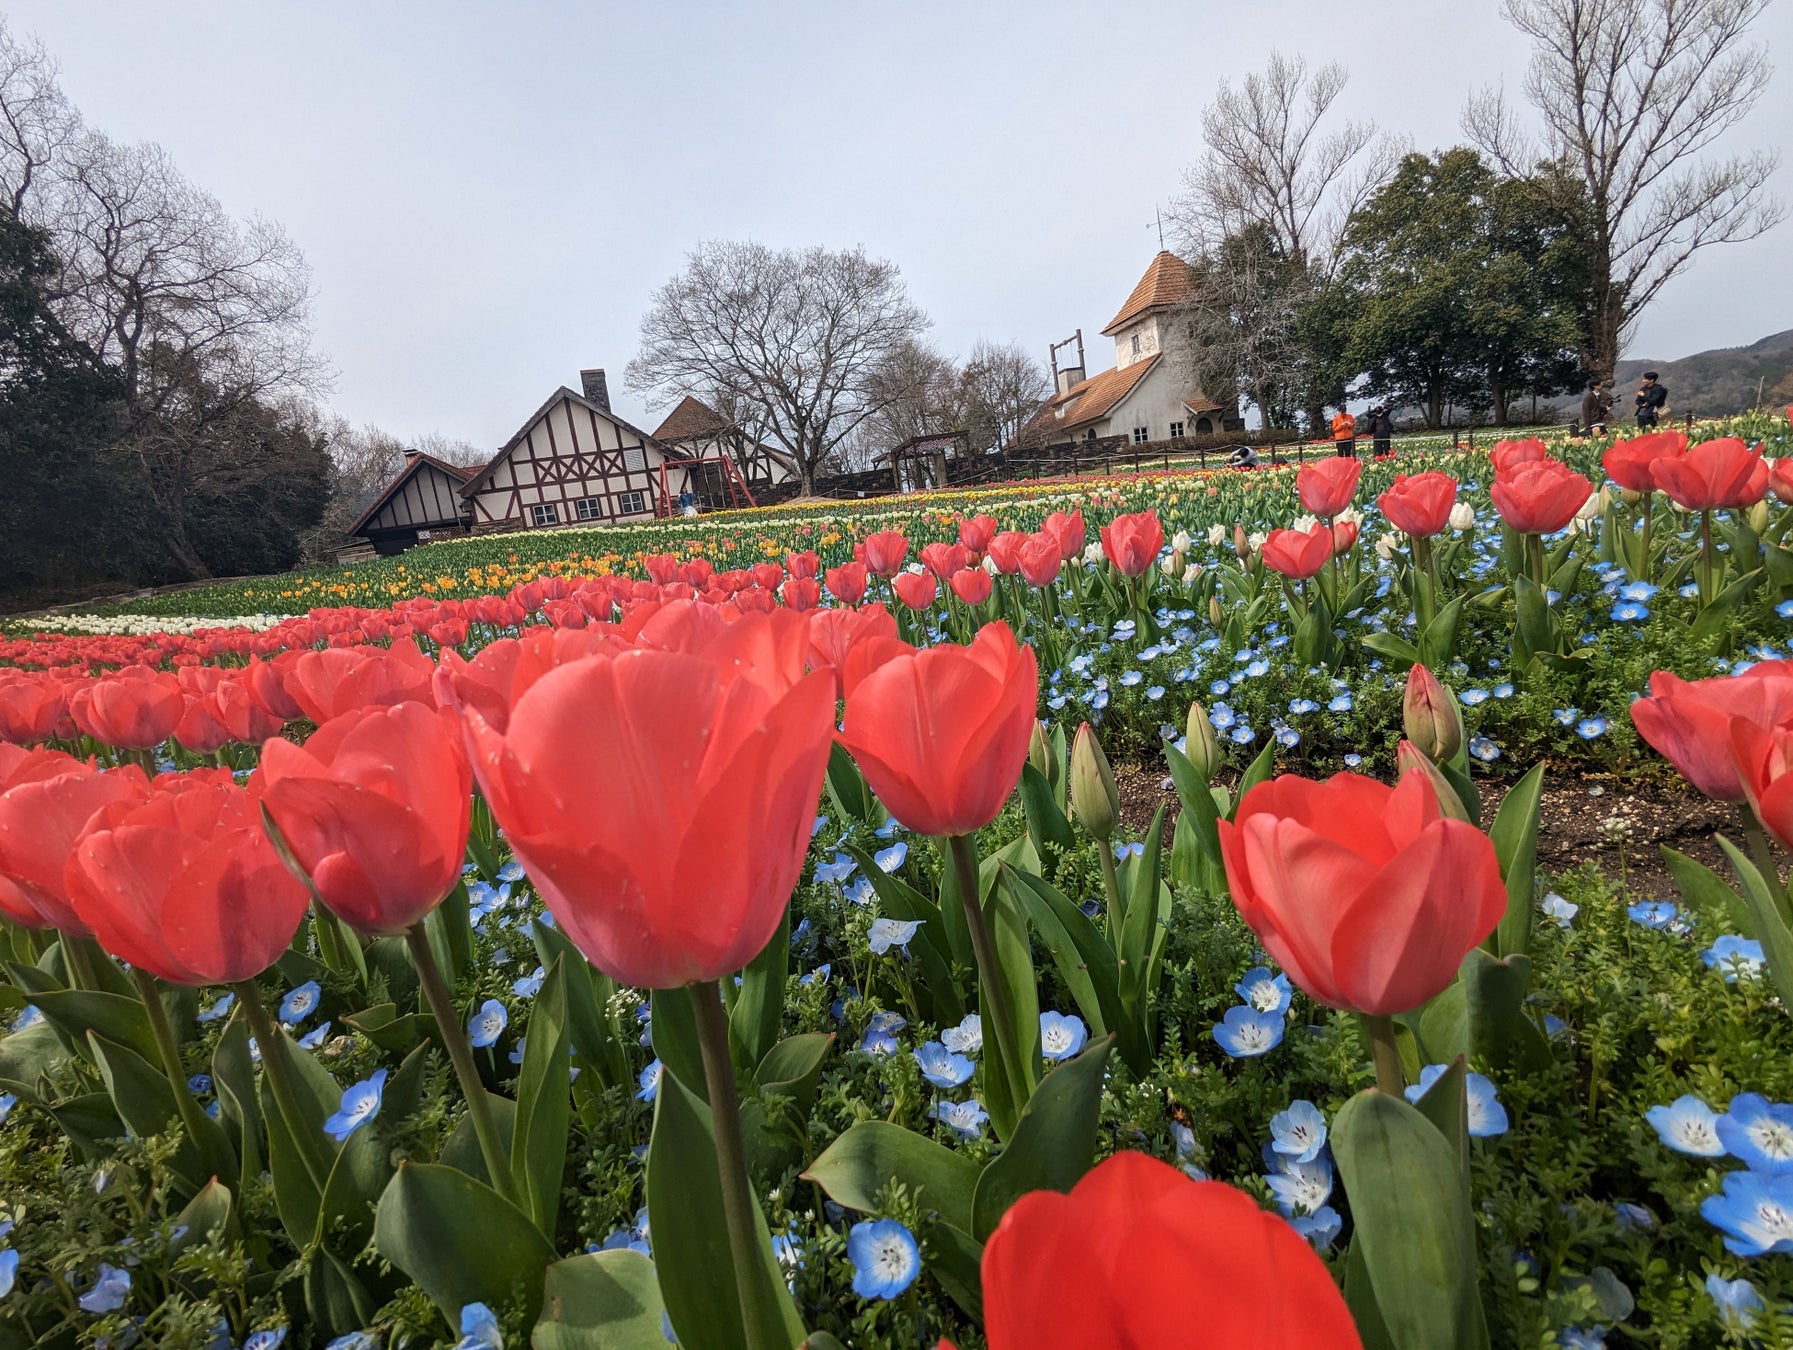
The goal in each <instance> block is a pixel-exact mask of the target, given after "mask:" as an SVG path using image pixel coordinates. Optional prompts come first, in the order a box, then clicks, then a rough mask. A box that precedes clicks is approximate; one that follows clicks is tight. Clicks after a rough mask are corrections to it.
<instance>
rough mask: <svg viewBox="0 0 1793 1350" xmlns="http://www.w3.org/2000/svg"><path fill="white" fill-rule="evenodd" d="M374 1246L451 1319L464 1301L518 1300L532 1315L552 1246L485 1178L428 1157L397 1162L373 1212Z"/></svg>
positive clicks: (494, 1302)
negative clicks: (428, 1160)
mask: <svg viewBox="0 0 1793 1350" xmlns="http://www.w3.org/2000/svg"><path fill="white" fill-rule="evenodd" d="M374 1246H375V1247H376V1248H377V1249H378V1251H379V1253H380V1255H381V1256H383V1257H385V1258H386V1259H387V1260H388V1261H390V1262H392V1264H393V1265H395V1266H397V1267H398V1268H399V1269H400V1270H402V1271H404V1272H405V1274H407V1275H409V1276H410V1277H411V1279H412V1281H413V1282H414V1283H416V1285H417V1286H418V1287H419V1288H420V1289H422V1290H423V1292H424V1293H425V1294H427V1295H429V1297H430V1300H431V1301H432V1302H433V1303H434V1304H435V1305H436V1306H437V1307H438V1308H439V1309H441V1310H442V1315H443V1316H444V1317H446V1318H447V1319H448V1322H449V1325H451V1326H453V1325H456V1324H457V1323H458V1321H459V1319H460V1312H461V1309H462V1308H463V1307H465V1306H466V1305H467V1304H469V1303H484V1304H486V1305H488V1306H489V1307H499V1306H502V1305H503V1304H505V1303H509V1302H512V1301H520V1302H521V1303H522V1304H523V1306H524V1309H525V1311H526V1314H527V1315H528V1316H529V1317H531V1318H533V1317H534V1316H535V1314H536V1312H537V1311H538V1310H539V1309H540V1307H541V1299H542V1280H543V1275H544V1273H545V1272H546V1270H547V1269H548V1267H549V1265H551V1264H552V1263H553V1261H554V1248H553V1246H552V1245H551V1244H550V1243H549V1242H548V1239H546V1238H545V1237H543V1236H542V1235H541V1233H540V1231H538V1230H537V1228H536V1226H535V1224H533V1223H532V1222H530V1219H529V1216H528V1215H527V1214H525V1213H524V1212H523V1211H522V1210H520V1209H518V1208H517V1207H516V1206H515V1205H513V1204H511V1202H510V1201H508V1200H506V1199H505V1198H504V1197H503V1196H502V1195H500V1194H498V1192H497V1191H495V1190H493V1189H492V1188H491V1187H489V1186H483V1185H481V1184H480V1183H479V1182H477V1181H475V1180H474V1179H473V1178H472V1177H470V1176H467V1175H466V1174H465V1173H463V1172H457V1171H456V1170H455V1169H454V1168H452V1167H441V1166H437V1165H435V1164H433V1163H414V1162H404V1163H400V1164H399V1168H398V1171H397V1172H396V1173H394V1174H393V1178H392V1181H391V1183H390V1184H389V1185H388V1186H387V1187H386V1191H385V1194H383V1195H382V1196H381V1197H380V1207H379V1212H378V1214H377V1216H376V1217H375V1219H374Z"/></svg>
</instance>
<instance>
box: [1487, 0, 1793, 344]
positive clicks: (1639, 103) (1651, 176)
mask: <svg viewBox="0 0 1793 1350" xmlns="http://www.w3.org/2000/svg"><path fill="white" fill-rule="evenodd" d="M1767 2H1768V0H1506V3H1505V4H1504V6H1503V10H1504V13H1505V14H1506V17H1507V20H1508V22H1510V23H1511V24H1513V26H1514V27H1516V28H1518V29H1519V30H1520V31H1521V32H1522V33H1524V34H1525V35H1526V36H1527V37H1529V38H1530V39H1531V41H1532V59H1531V65H1530V68H1529V69H1528V70H1527V72H1526V79H1525V96H1526V100H1527V101H1528V102H1529V103H1530V104H1531V105H1532V107H1533V109H1534V110H1535V111H1536V113H1537V115H1538V119H1539V121H1540V122H1541V124H1542V125H1541V127H1540V128H1539V129H1538V131H1537V132H1536V133H1535V134H1532V135H1528V134H1527V133H1526V131H1525V129H1524V127H1523V126H1522V124H1521V122H1520V119H1519V117H1518V116H1517V114H1516V112H1515V111H1514V110H1513V109H1512V108H1510V107H1509V106H1508V104H1507V103H1506V101H1505V99H1504V97H1503V96H1502V94H1501V93H1500V92H1499V91H1498V90H1489V91H1484V92H1483V93H1482V94H1480V95H1478V96H1477V97H1476V98H1475V99H1473V100H1472V101H1471V103H1470V105H1469V107H1468V109H1467V110H1466V112H1465V114H1464V128H1465V130H1466V131H1467V132H1468V133H1469V135H1470V136H1471V137H1472V138H1473V139H1474V140H1475V141H1476V142H1477V143H1478V144H1479V145H1480V146H1481V147H1482V148H1483V149H1485V150H1486V151H1488V153H1489V154H1490V155H1492V156H1493V157H1494V158H1495V160H1496V161H1497V162H1498V163H1499V164H1500V165H1501V167H1502V168H1504V169H1506V170H1507V171H1508V172H1509V173H1514V174H1521V173H1528V172H1530V171H1531V170H1532V168H1533V167H1534V165H1535V164H1536V163H1537V162H1538V161H1539V160H1548V161H1554V162H1555V163H1557V164H1558V165H1560V166H1561V167H1562V169H1563V170H1565V171H1566V172H1567V173H1569V174H1570V175H1573V176H1574V177H1575V178H1576V179H1578V180H1579V181H1578V183H1577V187H1578V188H1582V187H1585V194H1586V200H1587V203H1588V205H1587V208H1586V215H1587V220H1586V223H1585V228H1586V230H1587V231H1588V234H1589V243H1590V245H1591V251H1592V254H1593V259H1592V266H1593V271H1594V296H1593V302H1592V304H1593V313H1592V315H1591V316H1590V323H1589V328H1590V330H1591V337H1590V344H1589V351H1588V353H1587V365H1588V368H1589V370H1590V372H1591V373H1592V374H1593V375H1594V376H1595V377H1597V378H1606V379H1610V378H1611V376H1612V373H1613V366H1614V364H1615V363H1616V362H1617V360H1618V358H1619V353H1620V351H1621V350H1622V348H1623V345H1624V342H1625V339H1626V337H1627V335H1628V333H1629V332H1630V329H1631V327H1632V325H1633V324H1634V323H1635V322H1636V320H1637V317H1638V315H1639V314H1640V313H1642V311H1643V310H1644V308H1645V306H1647V305H1648V304H1649V303H1650V301H1651V300H1653V299H1654V298H1655V297H1656V295H1657V294H1658V293H1659V292H1660V291H1661V290H1662V288H1663V287H1664V286H1665V285H1667V284H1668V282H1669V281H1671V280H1672V279H1673V278H1674V277H1676V276H1678V275H1680V274H1681V273H1682V272H1683V271H1685V270H1686V268H1687V266H1688V264H1689V263H1691V262H1692V260H1693V256H1694V254H1696V253H1697V252H1699V250H1701V249H1703V248H1706V247H1708V246H1709V245H1712V244H1719V243H1731V242H1735V241H1738V240H1743V239H1753V238H1755V237H1756V236H1757V235H1760V234H1762V233H1763V232H1764V231H1766V230H1769V229H1771V228H1772V227H1773V226H1775V225H1776V224H1778V223H1779V222H1780V220H1781V218H1782V215H1783V212H1782V209H1781V206H1780V204H1779V203H1778V202H1776V201H1774V200H1773V199H1772V198H1770V197H1768V196H1767V195H1765V188H1766V185H1767V182H1768V178H1769V175H1770V174H1772V173H1773V172H1774V169H1775V167H1776V165H1777V164H1778V162H1779V157H1778V156H1777V155H1775V154H1773V153H1771V152H1767V151H1758V152H1755V153H1753V154H1738V155H1730V156H1728V157H1725V158H1712V157H1708V156H1707V155H1706V154H1705V152H1706V151H1707V150H1708V149H1709V148H1710V147H1711V146H1712V144H1713V142H1714V141H1715V140H1716V139H1717V138H1718V137H1719V136H1721V135H1723V134H1724V133H1725V132H1726V131H1729V130H1730V129H1731V128H1733V127H1735V126H1736V125H1737V124H1738V123H1739V122H1740V121H1742V119H1743V118H1744V117H1745V116H1746V115H1747V114H1748V112H1749V110H1750V108H1751V107H1753V106H1754V104H1755V102H1756V100H1757V99H1758V98H1759V97H1760V96H1761V93H1762V90H1763V88H1764V87H1765V86H1766V84H1767V81H1768V75H1769V65H1768V58H1767V54H1766V52H1765V51H1764V50H1763V48H1762V47H1761V46H1760V45H1759V44H1757V43H1753V42H1750V41H1749V40H1748V39H1747V36H1746V35H1747V33H1748V30H1749V26H1750V24H1751V23H1752V22H1753V21H1754V20H1755V18H1756V16H1757V15H1758V14H1760V13H1761V12H1762V10H1763V9H1764V8H1765V7H1766V5H1767Z"/></svg>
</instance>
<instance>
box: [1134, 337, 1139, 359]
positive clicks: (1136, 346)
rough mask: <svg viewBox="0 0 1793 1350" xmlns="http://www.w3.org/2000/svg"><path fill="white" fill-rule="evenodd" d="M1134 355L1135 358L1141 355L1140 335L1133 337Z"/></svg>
mask: <svg viewBox="0 0 1793 1350" xmlns="http://www.w3.org/2000/svg"><path fill="white" fill-rule="evenodd" d="M1133 354H1134V355H1135V356H1138V355H1139V334H1138V333H1135V334H1134V335H1133Z"/></svg>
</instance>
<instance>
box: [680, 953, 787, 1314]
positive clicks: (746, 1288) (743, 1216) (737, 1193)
mask: <svg viewBox="0 0 1793 1350" xmlns="http://www.w3.org/2000/svg"><path fill="white" fill-rule="evenodd" d="M685 992H686V993H688V994H689V995H690V996H691V1009H692V1012H693V1014H694V1016H695V1019H696V1022H697V1041H698V1045H699V1047H700V1048H701V1049H702V1051H703V1061H704V1083H705V1086H706V1087H707V1088H708V1089H709V1094H710V1122H711V1128H712V1131H713V1133H714V1136H715V1140H716V1178H717V1180H718V1181H719V1182H720V1183H721V1185H722V1214H723V1220H724V1222H725V1223H726V1224H727V1226H728V1245H729V1251H730V1253H731V1255H732V1256H733V1258H734V1266H735V1294H736V1297H737V1298H738V1299H739V1300H740V1303H741V1328H742V1330H743V1332H745V1333H746V1340H747V1346H748V1350H760V1347H763V1346H765V1345H766V1339H765V1334H764V1333H765V1330H766V1329H767V1328H771V1327H777V1326H779V1325H780V1323H781V1321H782V1319H781V1317H780V1315H779V1312H778V1306H777V1302H776V1298H775V1296H774V1295H773V1292H772V1284H771V1276H770V1274H769V1272H768V1271H767V1269H766V1265H765V1262H764V1261H763V1260H762V1259H761V1257H760V1243H759V1225H758V1223H757V1222H755V1220H754V1206H755V1201H754V1198H753V1185H752V1182H751V1181H750V1179H749V1177H748V1174H747V1146H746V1143H745V1142H744V1140H743V1139H742V1136H741V1098H740V1088H739V1087H737V1086H736V1083H735V1065H734V1060H733V1059H732V1058H730V1055H729V1049H728V1019H727V1017H726V1016H725V1015H724V1013H723V1011H722V994H721V990H720V988H719V987H718V986H717V985H715V984H713V983H708V982H705V983H700V984H689V985H686V986H685Z"/></svg>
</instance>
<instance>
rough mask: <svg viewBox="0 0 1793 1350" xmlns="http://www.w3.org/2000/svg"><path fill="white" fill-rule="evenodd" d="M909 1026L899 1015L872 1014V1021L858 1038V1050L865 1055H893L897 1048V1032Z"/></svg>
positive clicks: (906, 1020) (905, 1019)
mask: <svg viewBox="0 0 1793 1350" xmlns="http://www.w3.org/2000/svg"><path fill="white" fill-rule="evenodd" d="M908 1025H909V1019H908V1018H906V1017H904V1016H903V1015H902V1014H901V1013H894V1012H881V1013H874V1014H873V1015H872V1020H871V1021H869V1022H867V1023H866V1024H865V1035H863V1036H861V1037H860V1038H859V1048H860V1049H861V1050H864V1051H865V1052H866V1053H867V1054H872V1055H893V1054H895V1053H896V1048H897V1038H896V1034H897V1032H899V1031H901V1030H902V1029H903V1028H904V1027H906V1026H908Z"/></svg>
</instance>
